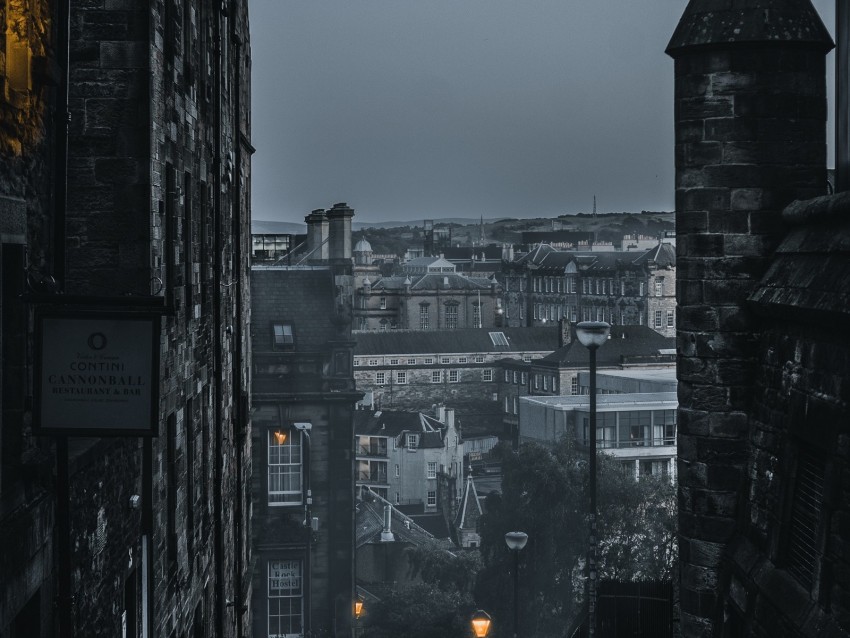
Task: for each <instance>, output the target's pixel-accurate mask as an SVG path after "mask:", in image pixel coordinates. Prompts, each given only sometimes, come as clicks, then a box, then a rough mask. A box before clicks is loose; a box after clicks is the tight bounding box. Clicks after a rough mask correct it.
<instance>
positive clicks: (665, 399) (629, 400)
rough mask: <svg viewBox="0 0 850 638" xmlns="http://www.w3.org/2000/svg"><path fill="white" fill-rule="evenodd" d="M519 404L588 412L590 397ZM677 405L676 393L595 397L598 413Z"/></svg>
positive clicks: (524, 399)
mask: <svg viewBox="0 0 850 638" xmlns="http://www.w3.org/2000/svg"><path fill="white" fill-rule="evenodd" d="M520 402H521V403H531V404H534V405H542V406H548V407H551V408H554V409H559V410H580V411H585V410H590V397H589V396H588V395H585V394H579V395H575V396H559V397H538V396H527V397H520ZM678 405H679V398H678V395H677V393H676V392H645V393H641V394H600V395H598V396H597V397H596V408H597V409H598V410H599V411H600V412H605V411H608V412H612V411H615V410H622V409H635V410H652V409H657V410H661V409H664V410H670V409H673V408H675V407H676V406H678Z"/></svg>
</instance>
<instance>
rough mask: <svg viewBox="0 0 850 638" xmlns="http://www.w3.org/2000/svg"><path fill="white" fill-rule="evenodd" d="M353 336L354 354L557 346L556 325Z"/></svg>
mask: <svg viewBox="0 0 850 638" xmlns="http://www.w3.org/2000/svg"><path fill="white" fill-rule="evenodd" d="M491 332H493V333H497V334H498V333H501V334H503V335H504V336H505V342H506V344H507V345H495V343H494V340H493V339H492V338H491V336H490V333H491ZM656 334H657V333H656ZM354 338H355V339H356V340H357V345H356V346H355V347H354V355H355V356H357V355H390V354H451V353H458V354H470V353H480V354H488V353H508V352H552V351H553V350H554V349H555V348H557V347H558V326H546V327H541V328H494V329H488V328H464V329H461V330H386V331H380V332H360V333H355V334H354ZM600 352H601V349H600Z"/></svg>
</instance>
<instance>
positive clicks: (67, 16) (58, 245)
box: [53, 0, 71, 292]
mask: <svg viewBox="0 0 850 638" xmlns="http://www.w3.org/2000/svg"><path fill="white" fill-rule="evenodd" d="M58 4H59V6H58V17H57V28H56V54H57V57H58V58H59V59H58V64H59V66H60V68H61V69H62V72H61V74H60V80H59V90H58V93H57V96H56V97H57V99H56V111H55V120H56V122H55V124H56V164H55V168H54V179H55V180H56V187H55V190H54V196H53V197H54V205H53V278H54V279H55V280H56V284H57V286H58V290H59V291H60V292H64V291H65V277H66V272H65V209H66V207H67V205H68V122H69V121H70V119H71V114H70V113H69V112H68V86H69V85H70V83H71V82H70V77H71V53H70V41H71V0H60V2H59V3H58Z"/></svg>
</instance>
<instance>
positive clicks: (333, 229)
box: [326, 202, 354, 265]
mask: <svg viewBox="0 0 850 638" xmlns="http://www.w3.org/2000/svg"><path fill="white" fill-rule="evenodd" d="M326 215H327V218H328V222H329V224H330V229H329V234H330V241H329V242H328V243H329V244H330V260H331V263H334V264H343V265H350V264H351V218H352V217H354V210H352V209H351V208H349V207H348V204H346V203H345V202H340V203H339V204H334V206H333V208H331V209H330V210H329V211H328V212H327V213H326Z"/></svg>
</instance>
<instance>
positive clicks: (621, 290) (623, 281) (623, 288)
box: [620, 279, 626, 297]
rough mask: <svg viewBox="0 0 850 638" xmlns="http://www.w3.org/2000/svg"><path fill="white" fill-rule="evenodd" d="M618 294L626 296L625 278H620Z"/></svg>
mask: <svg viewBox="0 0 850 638" xmlns="http://www.w3.org/2000/svg"><path fill="white" fill-rule="evenodd" d="M620 296H621V297H625V296H626V280H625V279H621V280H620Z"/></svg>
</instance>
